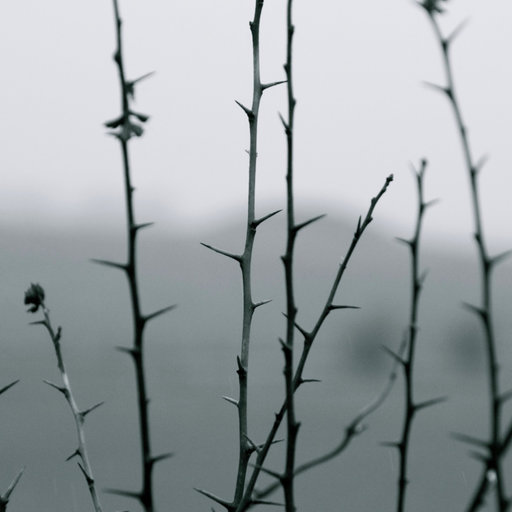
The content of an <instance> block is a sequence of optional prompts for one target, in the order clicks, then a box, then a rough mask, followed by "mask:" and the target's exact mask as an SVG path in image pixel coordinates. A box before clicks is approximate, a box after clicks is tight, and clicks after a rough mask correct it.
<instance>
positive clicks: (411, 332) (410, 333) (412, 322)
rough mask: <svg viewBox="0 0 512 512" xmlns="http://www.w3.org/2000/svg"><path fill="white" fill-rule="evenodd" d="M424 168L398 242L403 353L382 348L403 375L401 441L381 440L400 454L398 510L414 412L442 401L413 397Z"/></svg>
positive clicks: (399, 510) (400, 511)
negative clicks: (405, 298)
mask: <svg viewBox="0 0 512 512" xmlns="http://www.w3.org/2000/svg"><path fill="white" fill-rule="evenodd" d="M426 167H427V161H426V160H422V161H421V163H420V169H419V171H417V172H416V171H415V176H416V185H417V192H418V212H417V216H416V225H415V228H414V235H413V237H412V238H411V239H410V240H406V239H404V238H399V239H398V240H399V241H400V242H403V243H404V244H406V245H407V247H408V248H409V249H410V254H411V310H410V314H409V326H408V328H407V333H406V335H405V347H406V349H405V356H403V357H402V355H401V354H399V353H395V352H394V351H393V350H391V349H389V348H388V347H384V348H385V350H386V352H387V353H388V354H389V355H391V357H393V359H394V360H395V361H396V362H397V363H398V364H400V367H401V368H402V373H403V376H404V391H405V407H404V419H403V425H402V435H401V438H400V441H398V442H392V443H384V444H385V445H388V446H391V447H394V448H397V449H398V453H399V457H400V468H399V474H398V495H397V506H396V510H397V512H403V511H404V510H405V495H406V489H407V485H408V483H409V479H408V471H407V467H408V460H409V451H410V445H411V433H412V424H413V420H414V418H415V417H416V414H417V413H418V412H419V411H420V410H422V409H425V408H426V407H430V406H432V405H436V404H438V403H440V402H442V401H444V400H445V398H434V399H431V400H426V401H424V402H417V401H416V399H415V397H414V363H415V355H416V343H417V336H418V330H419V327H418V315H419V311H418V310H419V304H420V295H421V291H422V288H423V283H424V280H425V276H426V274H425V273H424V272H423V273H421V272H420V268H419V256H420V239H421V228H422V224H423V216H424V214H425V211H426V209H427V208H428V207H429V206H431V205H432V204H433V203H434V201H429V202H425V199H424V195H423V179H424V175H425V170H426Z"/></svg>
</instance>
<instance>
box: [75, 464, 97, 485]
mask: <svg viewBox="0 0 512 512" xmlns="http://www.w3.org/2000/svg"><path fill="white" fill-rule="evenodd" d="M77 464H78V467H79V468H80V470H81V471H82V473H83V475H84V477H85V480H86V481H87V484H88V485H91V484H92V483H93V482H94V478H92V477H91V475H89V473H87V471H86V470H85V469H84V467H83V466H82V464H80V462H78V463H77Z"/></svg>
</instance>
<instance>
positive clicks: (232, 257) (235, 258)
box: [200, 242, 242, 263]
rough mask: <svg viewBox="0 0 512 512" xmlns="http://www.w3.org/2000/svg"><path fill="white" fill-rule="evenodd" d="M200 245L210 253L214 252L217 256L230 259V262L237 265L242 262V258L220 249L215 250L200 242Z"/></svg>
mask: <svg viewBox="0 0 512 512" xmlns="http://www.w3.org/2000/svg"><path fill="white" fill-rule="evenodd" d="M200 244H201V245H202V246H203V247H206V248H207V249H210V251H213V252H216V253H218V254H222V255H223V256H226V257H227V258H231V259H232V260H235V261H238V263H240V262H241V261H242V256H239V255H238V254H232V253H230V252H226V251H222V250H221V249H216V248H215V247H212V246H211V245H208V244H204V243H203V242H200Z"/></svg>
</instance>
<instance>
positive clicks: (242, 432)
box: [198, 0, 282, 510]
mask: <svg viewBox="0 0 512 512" xmlns="http://www.w3.org/2000/svg"><path fill="white" fill-rule="evenodd" d="M263 4H264V2H263V0H256V1H255V7H254V17H253V20H252V21H251V22H250V23H249V26H250V30H251V36H252V61H253V94H252V104H251V107H250V108H249V107H246V106H245V105H243V104H242V103H240V102H238V101H237V102H236V103H237V105H238V106H239V107H240V108H241V109H242V110H243V112H244V113H245V114H246V116H247V120H248V122H249V151H248V153H249V179H248V201H247V223H246V235H245V246H244V251H243V253H242V254H240V255H235V254H231V253H228V252H226V251H222V250H220V249H216V248H214V247H212V246H210V245H207V244H203V245H204V246H205V247H207V248H208V249H211V250H213V251H214V252H217V253H219V254H221V255H223V256H226V257H229V258H231V259H234V260H235V261H237V262H238V263H239V265H240V268H241V272H242V295H243V299H242V301H243V318H242V341H241V350H240V355H239V356H238V357H237V367H238V368H237V374H238V382H239V397H238V400H233V399H232V400H231V402H232V403H234V404H235V405H236V407H237V410H238V425H239V427H238V432H239V435H238V444H239V457H238V470H237V477H236V485H235V491H234V497H233V500H232V501H230V502H229V501H227V500H222V499H220V498H217V499H215V498H213V496H214V495H212V493H209V492H208V491H204V490H200V489H198V491H199V492H201V493H202V494H204V495H206V496H209V497H210V498H211V499H214V501H217V502H218V503H219V504H222V505H223V506H224V507H225V508H226V509H228V510H236V509H237V507H238V505H239V503H240V501H241V499H242V497H243V495H244V491H245V485H246V475H247V468H248V465H249V459H250V457H251V455H252V454H253V453H254V451H255V447H254V445H253V444H252V443H251V442H250V437H249V433H248V424H247V416H248V402H247V394H248V388H247V382H248V371H249V347H250V340H251V326H252V318H253V314H254V311H255V310H256V309H257V308H258V306H260V305H262V304H264V303H266V302H261V303H255V302H254V300H253V297H252V253H253V246H254V240H255V237H256V230H257V227H258V226H259V225H260V224H261V223H262V222H263V221H264V220H267V219H268V218H270V217H272V216H273V215H275V214H276V213H278V212H273V213H271V214H269V215H265V216H264V217H262V218H260V219H257V218H256V214H255V211H256V210H255V203H256V161H257V154H258V121H259V108H260V101H261V97H262V95H263V91H265V90H266V89H268V88H270V87H272V86H274V85H278V84H280V83H282V82H273V83H270V84H264V83H262V81H261V77H260V21H261V14H262V10H263Z"/></svg>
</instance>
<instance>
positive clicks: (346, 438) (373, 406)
mask: <svg viewBox="0 0 512 512" xmlns="http://www.w3.org/2000/svg"><path fill="white" fill-rule="evenodd" d="M405 345H406V344H405V340H404V342H403V343H402V345H401V347H400V349H399V351H398V355H399V356H400V357H401V355H402V353H403V351H404V349H405ZM398 364H399V363H398V361H396V360H395V361H393V366H392V369H391V372H390V374H389V376H388V378H387V380H386V384H385V386H384V388H383V389H382V390H381V391H380V392H379V393H378V395H377V396H375V398H374V399H373V400H372V401H371V402H370V403H369V404H367V405H366V406H365V407H363V408H362V409H361V410H360V411H359V412H358V414H357V415H356V416H355V417H354V418H353V419H352V421H351V422H350V423H349V424H348V425H347V426H346V427H345V429H344V432H343V437H342V439H341V440H340V441H339V442H338V444H337V445H336V446H335V447H334V448H333V449H331V450H329V451H328V452H327V453H325V454H323V455H320V456H318V457H315V458H313V459H311V460H309V461H307V462H304V463H302V464H300V465H299V466H297V467H296V468H295V473H294V476H295V477H296V476H298V475H300V474H301V473H304V472H306V471H308V470H310V469H313V468H315V467H316V466H319V465H321V464H325V463H326V462H329V461H330V460H332V459H334V458H335V457H337V456H338V455H340V454H342V453H343V452H344V451H345V450H346V449H347V448H348V446H349V445H350V443H351V442H352V440H353V439H355V437H356V436H358V435H359V434H361V433H362V432H364V431H365V430H366V428H367V427H366V426H365V425H364V423H363V421H364V420H365V419H366V418H368V416H370V415H371V414H372V413H373V412H375V411H376V410H377V409H378V408H379V407H380V406H381V405H382V404H383V403H384V401H385V400H386V398H387V397H388V395H389V393H390V392H391V389H392V388H393V385H394V383H395V381H396V378H397V367H398ZM280 486H281V483H280V482H277V483H272V484H270V485H268V486H267V487H265V488H264V489H255V490H254V496H255V497H256V498H258V499H262V498H266V497H267V496H269V495H270V494H272V493H273V492H274V491H276V490H277V489H278V488H279V487H280Z"/></svg>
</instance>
